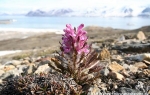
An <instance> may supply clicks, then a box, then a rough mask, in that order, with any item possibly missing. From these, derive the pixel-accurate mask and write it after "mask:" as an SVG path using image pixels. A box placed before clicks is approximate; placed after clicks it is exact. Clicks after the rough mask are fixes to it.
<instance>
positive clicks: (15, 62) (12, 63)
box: [5, 60, 22, 66]
mask: <svg viewBox="0 0 150 95" xmlns="http://www.w3.org/2000/svg"><path fill="white" fill-rule="evenodd" d="M21 63H22V61H18V60H12V61H9V62H7V63H6V64H5V65H14V66H17V65H21Z"/></svg>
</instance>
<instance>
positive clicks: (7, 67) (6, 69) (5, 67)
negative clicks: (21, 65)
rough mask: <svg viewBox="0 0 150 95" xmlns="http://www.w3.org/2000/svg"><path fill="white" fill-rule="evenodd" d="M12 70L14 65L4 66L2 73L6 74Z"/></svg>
mask: <svg viewBox="0 0 150 95" xmlns="http://www.w3.org/2000/svg"><path fill="white" fill-rule="evenodd" d="M12 69H15V66H14V65H6V66H4V69H3V70H4V71H5V72H7V71H9V70H12Z"/></svg>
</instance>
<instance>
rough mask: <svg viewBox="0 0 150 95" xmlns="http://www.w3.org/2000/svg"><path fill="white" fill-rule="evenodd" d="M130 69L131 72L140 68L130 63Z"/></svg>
mask: <svg viewBox="0 0 150 95" xmlns="http://www.w3.org/2000/svg"><path fill="white" fill-rule="evenodd" d="M129 70H130V71H131V72H133V73H135V72H137V71H138V68H137V67H135V66H133V65H130V66H129Z"/></svg>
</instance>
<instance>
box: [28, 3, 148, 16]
mask: <svg viewBox="0 0 150 95" xmlns="http://www.w3.org/2000/svg"><path fill="white" fill-rule="evenodd" d="M26 16H102V17H110V16H111V17H129V16H130V17H133V16H150V6H116V7H110V6H103V7H99V8H85V9H79V10H77V9H71V8H59V9H52V10H49V11H44V10H40V9H38V10H35V11H30V12H28V13H27V14H26Z"/></svg>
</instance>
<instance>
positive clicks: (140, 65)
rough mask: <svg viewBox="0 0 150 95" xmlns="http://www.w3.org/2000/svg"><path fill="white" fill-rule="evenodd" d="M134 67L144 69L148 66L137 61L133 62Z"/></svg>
mask: <svg viewBox="0 0 150 95" xmlns="http://www.w3.org/2000/svg"><path fill="white" fill-rule="evenodd" d="M134 66H135V67H137V68H139V69H145V68H148V66H147V65H146V64H145V63H143V62H137V63H135V64H134Z"/></svg>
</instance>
